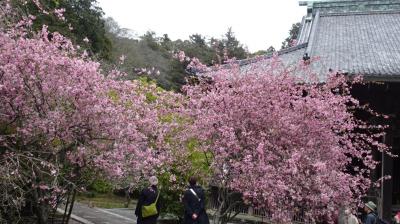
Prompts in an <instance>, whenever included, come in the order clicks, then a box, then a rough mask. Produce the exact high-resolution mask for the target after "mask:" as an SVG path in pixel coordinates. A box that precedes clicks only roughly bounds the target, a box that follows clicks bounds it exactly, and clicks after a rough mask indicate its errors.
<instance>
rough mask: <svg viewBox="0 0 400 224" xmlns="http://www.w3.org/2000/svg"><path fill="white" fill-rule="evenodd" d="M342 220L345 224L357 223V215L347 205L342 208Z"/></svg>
mask: <svg viewBox="0 0 400 224" xmlns="http://www.w3.org/2000/svg"><path fill="white" fill-rule="evenodd" d="M344 222H345V224H359V222H358V219H357V217H356V216H355V215H354V214H353V213H352V211H351V209H350V208H349V207H347V208H346V209H345V210H344Z"/></svg>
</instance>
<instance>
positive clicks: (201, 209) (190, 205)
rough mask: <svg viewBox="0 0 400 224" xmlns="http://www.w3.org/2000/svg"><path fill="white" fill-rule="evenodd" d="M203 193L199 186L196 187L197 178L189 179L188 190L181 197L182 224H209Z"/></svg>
mask: <svg viewBox="0 0 400 224" xmlns="http://www.w3.org/2000/svg"><path fill="white" fill-rule="evenodd" d="M205 199H206V197H205V193H204V190H203V188H202V187H201V186H199V185H197V178H196V177H191V178H190V179H189V186H188V189H187V190H186V191H185V193H184V195H183V206H184V210H185V214H184V218H183V223H184V224H209V223H210V221H209V219H208V215H207V212H206V208H205Z"/></svg>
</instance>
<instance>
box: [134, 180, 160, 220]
mask: <svg viewBox="0 0 400 224" xmlns="http://www.w3.org/2000/svg"><path fill="white" fill-rule="evenodd" d="M149 182H150V187H148V188H145V189H143V190H142V191H141V192H140V195H139V200H138V203H137V205H136V209H135V215H136V217H137V224H156V223H157V219H158V216H159V214H160V200H159V199H158V200H157V203H156V207H157V211H158V213H157V214H156V215H153V216H149V217H143V216H142V207H143V206H144V205H150V204H152V203H154V202H155V201H156V199H157V196H159V190H158V189H157V184H158V179H157V177H155V176H152V177H150V178H149Z"/></svg>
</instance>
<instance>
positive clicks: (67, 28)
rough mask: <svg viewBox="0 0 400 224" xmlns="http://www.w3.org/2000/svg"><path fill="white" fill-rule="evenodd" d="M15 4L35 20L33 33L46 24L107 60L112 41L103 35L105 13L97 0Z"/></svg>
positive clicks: (50, 0) (17, 2) (15, 2)
mask: <svg viewBox="0 0 400 224" xmlns="http://www.w3.org/2000/svg"><path fill="white" fill-rule="evenodd" d="M14 4H15V5H16V7H19V8H20V9H21V10H22V11H24V13H25V14H26V15H33V16H35V17H36V18H35V20H33V26H32V28H33V29H34V30H35V31H38V30H41V29H42V26H43V25H47V26H48V29H49V31H51V32H55V31H57V32H59V33H61V34H62V35H63V36H66V37H68V38H69V39H70V40H72V42H73V43H74V44H77V45H80V46H82V47H87V48H88V50H89V51H90V52H91V53H92V54H96V55H98V56H99V57H100V59H110V52H111V42H110V40H109V39H108V38H107V37H106V35H105V29H104V21H103V16H104V12H103V10H102V9H101V8H100V7H98V6H97V1H96V0H62V1H61V0H40V1H27V2H26V3H24V2H23V1H19V0H15V1H14ZM43 11H44V12H45V13H43ZM49 12H50V13H49ZM52 12H57V13H52ZM61 12H62V16H61ZM86 38H87V39H88V41H86Z"/></svg>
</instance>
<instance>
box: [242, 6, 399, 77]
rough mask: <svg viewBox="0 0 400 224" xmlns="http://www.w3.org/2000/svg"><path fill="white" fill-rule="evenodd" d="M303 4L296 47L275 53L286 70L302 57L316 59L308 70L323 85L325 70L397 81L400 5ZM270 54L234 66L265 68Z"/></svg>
mask: <svg viewBox="0 0 400 224" xmlns="http://www.w3.org/2000/svg"><path fill="white" fill-rule="evenodd" d="M300 5H307V15H306V16H304V17H303V20H302V25H301V31H300V34H299V36H298V45H297V46H296V47H293V48H289V49H287V50H283V51H279V52H278V55H279V57H280V58H281V60H282V61H283V62H284V64H286V65H290V64H294V63H296V62H299V61H300V60H302V58H303V55H304V54H305V53H307V54H308V56H310V57H318V58H319V60H318V61H317V62H314V63H312V64H311V66H312V69H313V70H314V72H316V73H317V74H318V75H319V76H320V80H324V78H325V77H326V75H327V74H328V72H329V71H331V70H333V71H340V72H345V73H348V74H353V75H364V77H365V79H366V80H368V79H370V80H376V81H400V0H325V1H302V2H300ZM270 57H271V56H270V55H266V56H264V57H263V60H260V58H257V59H247V60H243V61H239V65H241V66H242V71H243V72H244V73H246V72H248V71H249V70H250V69H251V68H254V66H257V68H264V67H265V68H267V67H268V66H269V60H268V58H270Z"/></svg>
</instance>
